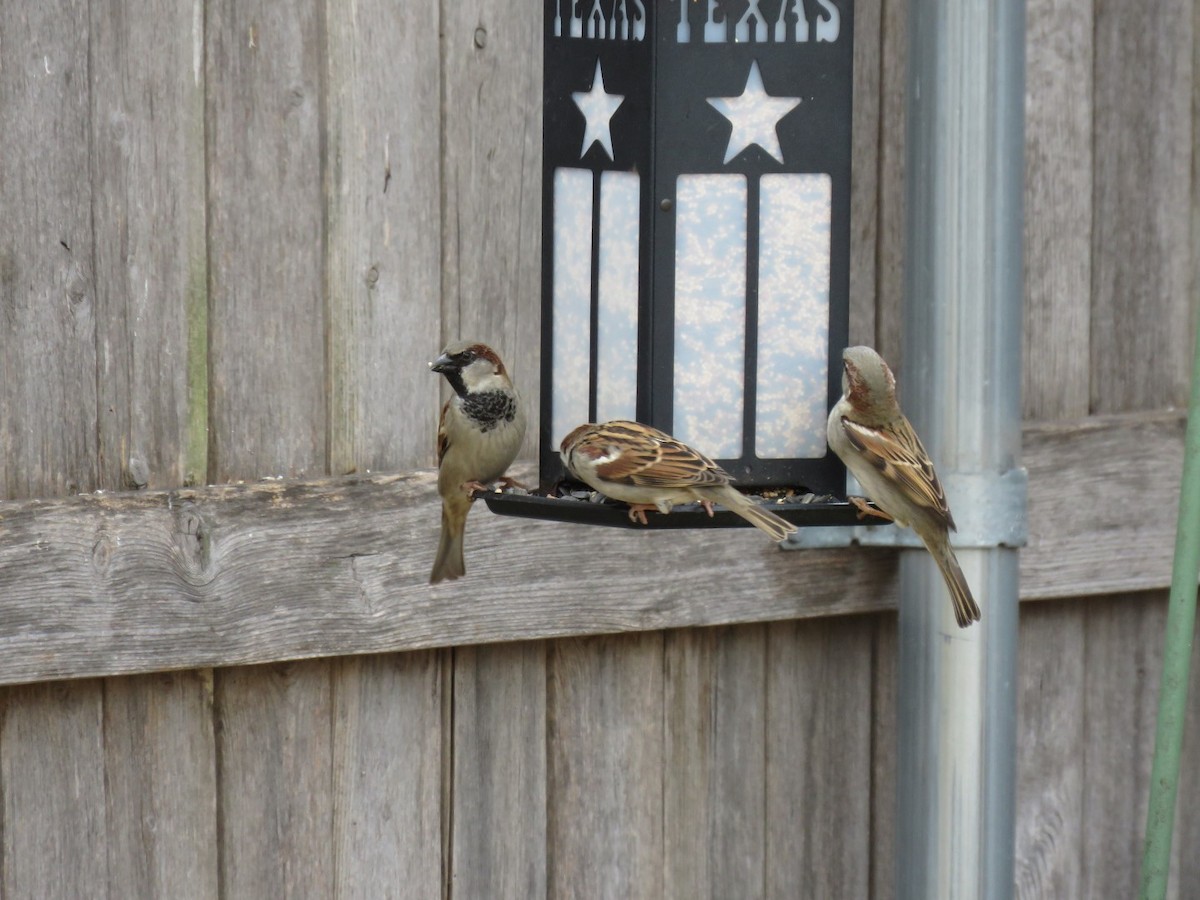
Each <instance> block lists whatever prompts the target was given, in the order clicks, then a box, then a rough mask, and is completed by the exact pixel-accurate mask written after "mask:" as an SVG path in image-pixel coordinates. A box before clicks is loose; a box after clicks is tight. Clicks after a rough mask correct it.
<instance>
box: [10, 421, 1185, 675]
mask: <svg viewBox="0 0 1200 900" xmlns="http://www.w3.org/2000/svg"><path fill="white" fill-rule="evenodd" d="M1026 437H1027V439H1026V452H1025V459H1026V461H1027V463H1028V465H1029V468H1030V475H1031V480H1030V546H1029V547H1028V548H1027V549H1026V550H1025V551H1023V553H1022V581H1021V591H1022V596H1023V597H1024V598H1027V599H1029V598H1048V597H1059V596H1079V595H1085V594H1088V593H1114V592H1120V591H1128V590H1132V589H1149V588H1156V587H1163V586H1165V585H1166V583H1167V581H1168V579H1169V575H1170V552H1171V546H1172V542H1173V538H1172V534H1173V529H1174V519H1175V512H1174V511H1175V507H1176V504H1177V502H1178V498H1177V491H1178V484H1179V481H1178V479H1179V472H1180V465H1179V459H1180V457H1181V453H1182V441H1183V420H1182V418H1181V416H1180V415H1179V414H1177V413H1163V414H1148V415H1130V416H1119V417H1112V418H1106V419H1095V420H1085V422H1084V423H1083V424H1074V425H1071V424H1062V425H1046V426H1033V427H1031V428H1029V429H1028V430H1027V432H1026ZM1064 459H1069V460H1072V461H1073V463H1074V464H1073V465H1072V466H1064V465H1063V460H1064ZM1131 461H1136V464H1131ZM436 511H437V501H436V496H435V490H434V478H433V475H432V473H430V472H420V473H414V474H409V475H387V476H372V477H369V478H367V477H364V478H357V477H356V478H349V479H333V480H328V481H317V482H291V481H267V482H260V483H257V484H254V485H225V486H220V487H210V488H203V489H195V490H180V491H174V492H163V493H159V492H139V493H136V494H113V495H109V494H97V495H85V496H81V497H77V498H71V499H65V500H53V501H21V502H8V503H0V529H2V531H0V534H2V535H3V540H2V541H0V592H3V595H4V596H5V598H6V603H5V606H4V608H3V609H2V610H0V681H7V682H14V681H29V680H38V679H46V678H58V677H72V676H76V677H77V676H84V675H92V674H99V673H103V674H117V673H127V672H138V671H152V670H156V669H164V668H191V667H197V666H207V665H235V664H239V663H245V662H261V661H266V660H273V659H283V658H297V657H305V656H318V655H336V654H344V653H370V652H383V651H390V650H399V649H419V648H427V647H434V646H446V645H451V644H458V645H461V644H468V643H478V642H499V641H509V640H524V639H530V638H542V637H558V636H563V635H570V634H588V633H591V634H596V633H605V632H616V631H630V630H649V629H658V628H673V627H683V626H689V625H719V624H728V623H733V622H739V621H741V622H750V621H770V620H775V619H793V618H811V617H817V616H825V615H832V614H841V613H851V612H867V611H873V610H880V609H887V608H890V607H891V606H892V605H893V604H894V603H895V599H896V598H895V568H896V555H895V552H894V551H891V550H885V549H878V548H877V549H859V548H847V549H842V550H828V551H805V552H792V553H781V552H778V551H777V550H776V549H775V548H774V547H773V546H771V545H770V543H768V542H766V541H764V540H762V539H761V536H760V535H758V534H757V533H756V532H754V531H752V530H751V529H749V528H746V529H731V530H724V531H709V530H703V531H694V532H679V531H677V532H665V531H657V532H653V533H638V532H636V531H631V530H624V529H607V528H593V529H591V530H589V531H588V532H587V538H588V542H589V552H588V553H587V554H580V553H579V552H578V547H579V541H580V537H581V535H582V534H583V533H584V532H583V531H582V530H581V529H584V528H587V526H582V525H561V524H557V523H540V522H534V521H531V520H520V519H507V518H502V517H496V516H491V515H489V514H487V513H486V512H485V511H484V510H479V511H477V512H476V513H475V514H474V515H473V516H472V519H471V523H470V532H471V533H470V536H469V539H468V551H467V554H468V557H469V559H468V566H469V569H470V574H469V575H468V577H467V579H466V580H464V581H461V582H456V583H452V584H449V585H439V586H437V587H432V588H431V587H430V586H429V585H428V584H427V583H426V580H427V577H428V563H429V559H430V557H431V555H432V553H433V549H434V541H435V540H436V532H437V512H436ZM1130 547H1136V548H1137V549H1138V552H1137V553H1130V552H1129V548H1130ZM665 552H670V553H671V555H672V556H673V557H674V558H676V559H678V560H680V568H679V573H680V574H679V575H678V576H677V577H674V578H672V579H670V580H659V581H658V582H656V583H655V587H654V590H651V591H648V590H646V581H645V578H646V575H645V573H647V572H651V571H654V570H655V569H656V568H658V567H659V566H660V565H661V561H662V556H663V554H664V553H665ZM547 560H561V561H569V564H568V563H566V562H563V563H561V564H557V563H556V564H553V565H551V564H548V563H547ZM614 560H620V565H619V566H614V563H613V561H614ZM479 585H487V586H488V590H487V592H486V594H481V593H480V592H479V590H478V586H479Z"/></svg>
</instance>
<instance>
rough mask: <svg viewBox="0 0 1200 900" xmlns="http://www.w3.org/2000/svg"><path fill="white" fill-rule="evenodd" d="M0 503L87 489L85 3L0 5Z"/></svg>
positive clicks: (90, 467)
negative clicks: (5, 499) (0, 168)
mask: <svg viewBox="0 0 1200 900" xmlns="http://www.w3.org/2000/svg"><path fill="white" fill-rule="evenodd" d="M0 46H3V47H4V48H5V49H4V51H3V52H4V65H3V66H0V122H2V123H3V124H2V127H0V160H3V161H4V162H3V169H4V177H3V178H2V179H0V222H4V223H5V226H4V227H3V228H0V409H2V410H3V411H4V413H3V415H2V416H0V496H3V497H29V496H55V495H61V494H66V493H73V492H75V491H80V490H85V491H86V490H92V489H94V488H95V487H97V486H98V485H97V460H96V447H95V435H96V323H95V311H94V306H95V283H94V277H93V272H92V257H93V245H92V213H91V207H92V191H91V185H90V183H89V179H88V172H89V168H90V167H89V160H88V133H89V127H88V125H89V118H88V114H89V110H88V76H89V73H88V6H87V4H86V3H83V2H79V0H51V2H46V3H37V4H33V5H31V6H28V7H27V6H25V5H24V4H5V5H4V6H3V7H0Z"/></svg>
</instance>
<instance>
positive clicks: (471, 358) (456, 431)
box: [429, 341, 525, 584]
mask: <svg viewBox="0 0 1200 900" xmlns="http://www.w3.org/2000/svg"><path fill="white" fill-rule="evenodd" d="M429 368H430V369H431V370H432V371H434V372H437V373H439V374H441V375H442V376H444V377H445V379H446V381H448V382H449V383H450V387H451V388H453V390H454V395H453V396H452V397H451V398H450V399H449V400H447V401H446V405H445V406H443V407H442V418H441V421H440V422H439V423H438V446H437V459H438V494H440V495H441V498H442V532H441V538H440V539H439V541H438V549H437V556H436V557H435V558H434V562H433V570H432V571H431V572H430V574H429V583H430V584H437V583H438V582H439V581H442V580H443V579H446V578H450V579H454V578H459V577H461V576H462V575H464V574H466V571H467V569H466V564H465V562H464V560H463V535H464V532H465V531H466V527H467V513H469V512H470V511H471V493H472V491H476V490H486V489H487V486H488V485H489V484H491V483H493V482H495V481H509V479H505V478H503V476H504V472H505V470H507V469H508V467H509V466H510V465H511V464H512V461H513V460H514V459H516V456H517V451H518V450H520V448H521V441H523V440H524V439H525V411H524V409H523V407H522V405H521V398H520V396H519V395H518V394H517V390H516V388H515V387H513V383H512V379H510V378H509V375H508V371H507V370H506V369H505V368H504V363H503V362H501V361H500V357H499V356H498V355H497V354H496V351H495V350H493V349H492V348H491V347H489V346H488V345H487V344H482V343H479V342H478V341H460V342H458V343H456V344H451V345H450V346H449V347H447V348H446V349H445V350H444V351H442V355H441V356H439V357H438V358H437V359H436V360H434V361H433V362H432V363H430V364H429Z"/></svg>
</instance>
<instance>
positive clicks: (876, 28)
mask: <svg viewBox="0 0 1200 900" xmlns="http://www.w3.org/2000/svg"><path fill="white" fill-rule="evenodd" d="M883 52H884V50H883V14H882V4H879V3H862V4H859V5H857V6H855V8H854V99H853V116H854V120H853V132H852V138H851V141H852V149H851V161H850V166H851V172H852V174H851V178H850V344H851V345H857V344H867V345H870V346H874V344H875V311H876V306H877V305H878V284H877V281H878V278H877V274H878V273H877V271H876V265H877V260H876V248H877V247H878V246H879V208H880V207H879V204H880V197H879V183H880V178H879V176H880V172H879V161H880V141H879V136H880V115H881V105H880V98H881V92H880V85H881V75H882V69H883V65H882V60H883Z"/></svg>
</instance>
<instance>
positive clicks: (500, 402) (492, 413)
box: [459, 391, 517, 432]
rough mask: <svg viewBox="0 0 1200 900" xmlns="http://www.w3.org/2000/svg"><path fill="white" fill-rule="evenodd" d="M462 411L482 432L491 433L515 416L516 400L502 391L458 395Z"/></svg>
mask: <svg viewBox="0 0 1200 900" xmlns="http://www.w3.org/2000/svg"><path fill="white" fill-rule="evenodd" d="M459 399H460V400H461V401H462V411H463V412H464V413H466V415H467V417H468V418H469V419H471V420H472V421H473V422H476V423H478V425H479V428H480V430H481V431H483V432H488V431H491V430H492V429H493V428H495V427H496V426H497V425H499V424H500V423H501V422H511V421H512V420H513V419H514V418H515V417H516V415H517V400H516V398H515V397H514V396H513V395H512V394H511V393H506V392H504V391H483V392H479V393H473V394H465V395H460V397H459Z"/></svg>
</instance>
